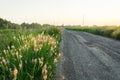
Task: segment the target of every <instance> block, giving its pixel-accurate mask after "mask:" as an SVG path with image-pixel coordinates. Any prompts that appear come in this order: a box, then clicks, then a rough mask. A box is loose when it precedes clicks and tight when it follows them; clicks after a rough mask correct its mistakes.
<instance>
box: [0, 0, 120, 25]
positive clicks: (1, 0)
mask: <svg viewBox="0 0 120 80" xmlns="http://www.w3.org/2000/svg"><path fill="white" fill-rule="evenodd" d="M119 3H120V1H119V0H19V1H18V0H0V10H1V12H0V17H1V18H4V19H7V20H10V21H11V22H15V23H19V24H21V23H22V22H27V23H32V22H37V23H40V24H45V23H48V24H55V25H56V24H58V25H62V24H65V25H82V24H83V16H84V25H120V10H119V9H120V5H119Z"/></svg>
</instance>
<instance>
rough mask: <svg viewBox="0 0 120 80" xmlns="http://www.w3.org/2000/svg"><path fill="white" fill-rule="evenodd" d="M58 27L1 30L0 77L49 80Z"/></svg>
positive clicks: (54, 61) (56, 51) (56, 52)
mask: <svg viewBox="0 0 120 80" xmlns="http://www.w3.org/2000/svg"><path fill="white" fill-rule="evenodd" d="M60 40H61V33H60V28H56V27H45V28H41V29H40V30H38V29H28V30H19V29H4V30H3V29H2V30H0V61H1V62H0V80H50V79H51V78H53V77H54V71H55V69H56V64H57V62H58V60H59V57H60V55H61V54H60V53H59V42H60Z"/></svg>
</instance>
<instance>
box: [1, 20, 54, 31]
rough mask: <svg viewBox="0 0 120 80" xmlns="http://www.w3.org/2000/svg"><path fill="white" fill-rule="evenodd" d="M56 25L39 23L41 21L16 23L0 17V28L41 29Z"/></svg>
mask: <svg viewBox="0 0 120 80" xmlns="http://www.w3.org/2000/svg"><path fill="white" fill-rule="evenodd" d="M47 26H54V25H49V24H43V25H41V24H39V23H31V24H29V23H25V22H23V23H22V24H16V23H12V22H10V21H7V20H5V19H2V18H0V29H39V28H41V27H47Z"/></svg>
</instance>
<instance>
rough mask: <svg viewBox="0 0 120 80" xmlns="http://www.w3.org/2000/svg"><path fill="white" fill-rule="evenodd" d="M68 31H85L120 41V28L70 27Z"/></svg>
mask: <svg viewBox="0 0 120 80" xmlns="http://www.w3.org/2000/svg"><path fill="white" fill-rule="evenodd" d="M66 29H69V30H75V31H85V32H89V33H93V34H97V35H101V36H106V37H110V38H114V39H117V40H120V27H118V26H101V27H68V28H66Z"/></svg>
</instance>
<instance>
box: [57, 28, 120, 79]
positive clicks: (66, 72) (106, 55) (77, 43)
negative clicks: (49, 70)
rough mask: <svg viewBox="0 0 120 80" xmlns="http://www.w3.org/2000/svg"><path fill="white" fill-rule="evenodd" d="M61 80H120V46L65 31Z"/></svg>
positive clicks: (119, 44) (90, 36)
mask: <svg viewBox="0 0 120 80" xmlns="http://www.w3.org/2000/svg"><path fill="white" fill-rule="evenodd" d="M62 36H63V40H62V43H61V52H62V57H61V62H60V63H59V64H58V69H57V76H56V77H57V80H120V42H119V41H117V40H113V39H109V38H105V37H101V36H98V35H93V34H90V33H86V32H82V31H70V30H65V29H63V31H62Z"/></svg>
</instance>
